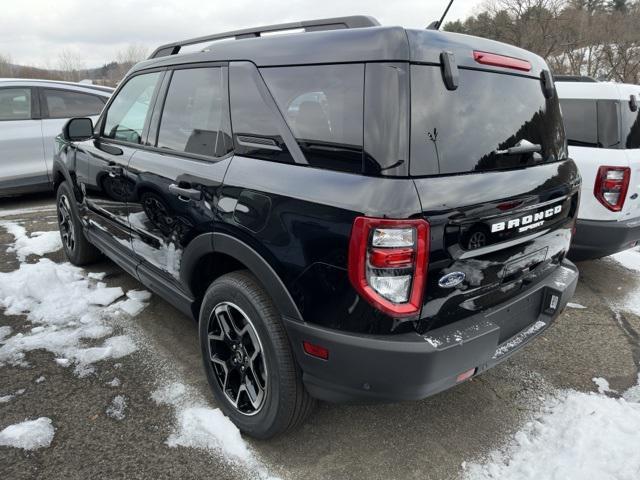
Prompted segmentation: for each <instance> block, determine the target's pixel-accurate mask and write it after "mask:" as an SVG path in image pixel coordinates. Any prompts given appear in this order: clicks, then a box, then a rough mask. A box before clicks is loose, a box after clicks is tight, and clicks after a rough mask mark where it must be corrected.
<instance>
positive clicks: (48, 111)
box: [0, 78, 113, 197]
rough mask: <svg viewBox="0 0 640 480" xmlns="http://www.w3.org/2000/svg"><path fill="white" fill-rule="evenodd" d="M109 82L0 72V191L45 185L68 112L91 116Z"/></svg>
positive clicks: (108, 91)
mask: <svg viewBox="0 0 640 480" xmlns="http://www.w3.org/2000/svg"><path fill="white" fill-rule="evenodd" d="M112 92H113V89H112V88H109V87H100V86H95V85H90V84H80V83H69V82H58V81H50V80H28V79H27V80H24V79H16V78H0V197H2V196H7V195H15V194H21V193H27V192H36V191H41V190H47V189H48V188H50V185H51V165H52V159H53V151H54V142H55V137H56V136H57V135H58V134H59V133H60V132H61V130H62V126H63V125H64V124H65V122H66V121H67V120H68V119H69V118H73V117H93V120H94V121H95V120H96V118H97V116H98V115H99V114H100V111H101V110H102V107H104V105H105V103H106V102H107V100H108V99H109V96H110V95H111V93H112Z"/></svg>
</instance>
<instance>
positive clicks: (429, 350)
mask: <svg viewBox="0 0 640 480" xmlns="http://www.w3.org/2000/svg"><path fill="white" fill-rule="evenodd" d="M577 281H578V271H577V269H576V267H575V265H573V264H572V263H571V262H569V261H566V260H565V262H564V263H563V265H562V266H561V267H559V268H558V269H557V270H556V271H555V272H553V273H552V274H551V275H549V276H548V277H546V278H545V279H544V280H542V281H541V282H540V283H539V284H538V285H536V286H535V287H534V289H533V290H529V291H527V292H524V293H523V294H521V295H519V296H517V297H515V298H513V299H512V300H511V301H509V302H506V303H505V304H502V305H499V306H496V307H493V308H491V309H489V310H487V311H485V312H481V313H479V314H476V315H473V316H471V317H468V318H465V319H463V320H460V321H458V322H455V323H453V324H450V325H447V326H444V327H441V328H439V329H436V330H433V331H430V332H428V334H426V335H419V334H417V333H407V334H398V335H380V336H373V335H355V334H349V333H344V332H340V331H336V330H330V329H326V328H321V327H317V326H314V325H310V324H305V323H300V322H297V321H294V320H290V319H287V318H285V325H286V327H287V331H288V334H289V337H290V339H291V342H292V345H293V350H294V354H295V356H296V359H297V361H298V363H299V365H300V367H301V368H302V371H303V381H304V383H305V386H306V388H307V390H308V391H309V393H311V395H312V396H314V397H316V398H318V399H321V400H325V401H331V402H350V401H374V402H376V401H399V400H417V399H421V398H425V397H427V396H429V395H433V394H435V393H438V392H440V391H442V390H446V389H447V388H450V387H452V386H454V385H456V384H457V383H458V382H457V377H458V375H460V374H461V373H463V372H467V371H469V370H471V369H473V368H475V369H477V370H476V373H475V374H476V375H477V374H478V373H481V372H483V371H485V370H487V369H489V368H491V367H493V366H494V365H496V364H498V363H500V362H502V361H504V360H505V359H507V358H509V356H511V355H512V354H513V353H515V352H516V351H518V350H519V349H520V348H522V347H523V346H524V345H526V344H527V343H529V341H531V340H532V339H533V338H535V337H536V336H538V335H539V334H540V333H542V332H543V331H544V330H545V329H546V328H547V327H548V326H549V325H550V324H551V323H552V322H553V321H554V320H555V319H556V318H557V317H558V315H559V314H560V312H562V310H563V309H564V307H565V306H566V304H567V302H568V301H569V300H570V298H571V297H572V296H573V293H574V291H575V288H576V284H577ZM540 290H543V292H542V293H543V295H542V298H544V299H545V301H546V299H547V298H550V295H548V293H549V292H551V294H555V295H557V297H558V298H557V299H556V301H557V307H556V308H555V311H554V313H553V314H551V315H549V314H547V313H544V312H543V311H542V310H545V308H546V307H547V306H546V305H545V307H544V308H543V307H542V305H541V312H540V313H539V314H538V316H537V318H536V319H535V320H534V321H533V322H531V323H530V324H528V325H527V326H526V327H525V328H523V329H522V330H521V331H520V332H518V333H517V334H516V335H514V336H512V337H511V338H509V339H507V340H506V341H504V342H502V344H500V342H499V338H500V327H499V326H498V324H497V322H495V321H492V319H498V318H500V319H503V318H504V317H505V316H509V312H511V311H512V310H511V309H513V307H514V306H517V305H518V304H519V302H523V301H527V298H529V297H530V296H531V295H534V294H536V293H538V292H539V291H540ZM537 322H540V323H537ZM536 324H537V326H536V328H532V326H534V325H536ZM528 330H530V331H529V332H528ZM304 340H306V341H309V342H311V343H314V344H317V345H321V346H323V347H326V348H328V349H329V359H328V360H326V361H325V360H320V359H317V358H314V357H311V356H309V355H308V354H306V353H305V352H304V351H303V349H302V342H303V341H304Z"/></svg>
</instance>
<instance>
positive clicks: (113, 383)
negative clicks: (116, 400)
mask: <svg viewBox="0 0 640 480" xmlns="http://www.w3.org/2000/svg"><path fill="white" fill-rule="evenodd" d="M107 385H109V386H110V387H114V388H115V387H119V386H120V385H122V383H121V382H120V379H119V378H118V377H113V380H111V381H110V382H107Z"/></svg>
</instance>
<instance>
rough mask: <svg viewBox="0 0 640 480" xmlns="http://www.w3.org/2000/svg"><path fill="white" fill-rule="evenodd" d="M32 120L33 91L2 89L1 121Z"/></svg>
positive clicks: (0, 90) (27, 89)
mask: <svg viewBox="0 0 640 480" xmlns="http://www.w3.org/2000/svg"><path fill="white" fill-rule="evenodd" d="M29 119H31V89H30V88H3V89H0V120H29Z"/></svg>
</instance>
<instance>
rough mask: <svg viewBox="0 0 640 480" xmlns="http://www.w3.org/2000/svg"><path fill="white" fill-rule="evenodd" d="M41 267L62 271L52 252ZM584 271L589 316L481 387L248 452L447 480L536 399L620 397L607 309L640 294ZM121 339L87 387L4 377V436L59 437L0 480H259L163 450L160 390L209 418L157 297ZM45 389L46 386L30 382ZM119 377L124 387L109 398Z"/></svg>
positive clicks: (627, 367) (295, 463) (628, 276)
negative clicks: (123, 352) (191, 402)
mask: <svg viewBox="0 0 640 480" xmlns="http://www.w3.org/2000/svg"><path fill="white" fill-rule="evenodd" d="M48 204H51V206H52V200H51V199H50V198H48V197H46V196H45V197H30V198H27V199H24V198H23V199H20V200H17V199H14V200H0V209H1V210H6V209H18V208H25V207H38V206H46V205H48ZM52 208H53V206H52ZM8 219H11V220H13V221H20V222H22V224H23V225H24V226H25V227H26V228H27V230H28V231H30V232H33V231H41V230H53V229H56V228H57V227H56V225H55V224H53V223H52V222H53V221H54V220H55V217H54V214H53V210H51V211H49V212H33V213H21V214H18V215H16V216H13V217H2V218H0V220H8ZM12 241H13V238H12V236H11V235H9V234H8V233H7V232H6V231H5V230H4V229H2V228H0V271H3V272H7V271H12V270H15V269H16V268H18V265H19V263H18V261H17V259H16V257H15V254H13V253H11V252H7V245H8V244H10V243H11V242H12ZM46 256H47V257H48V258H51V259H52V260H54V261H56V262H63V261H64V260H63V256H62V253H61V252H56V253H52V254H47V255H46ZM28 261H37V257H33V258H29V259H28ZM579 267H580V271H581V280H580V283H579V285H578V290H577V293H576V297H575V298H574V302H577V303H580V304H582V305H584V306H585V307H587V308H585V309H568V310H567V311H566V312H565V313H564V314H563V315H562V316H561V317H560V319H559V320H558V322H557V323H556V324H555V326H554V327H553V328H552V329H550V330H549V331H547V333H546V334H545V335H544V336H543V337H542V338H539V339H538V340H537V341H535V342H534V343H533V344H532V345H530V346H528V347H527V348H526V349H524V350H523V351H522V352H520V353H519V354H518V355H516V356H515V357H514V358H512V359H511V360H509V361H508V362H506V363H505V364H502V365H500V366H499V367H497V368H495V369H493V370H492V371H490V372H487V373H486V374H484V375H483V376H481V377H479V378H477V379H475V380H473V381H471V382H467V383H465V384H462V385H460V386H458V387H456V388H454V389H452V390H450V391H448V392H445V393H442V394H440V395H437V396H435V397H432V398H429V399H426V400H423V401H420V402H412V403H402V404H393V405H366V406H357V405H350V406H339V405H329V404H321V405H320V406H319V408H318V409H317V411H316V412H315V414H314V415H313V416H312V418H311V419H310V421H309V422H308V424H306V425H305V426H304V427H303V428H302V429H301V430H299V431H297V432H295V433H293V434H291V435H289V436H286V437H284V438H279V439H276V440H273V441H270V442H255V441H249V444H250V445H251V447H252V448H253V449H254V451H255V452H256V455H257V456H258V457H259V459H260V460H261V461H262V463H263V464H264V465H265V467H266V470H267V471H268V472H269V473H270V474H271V475H273V476H278V477H281V478H287V479H289V478H300V479H302V478H304V479H370V480H374V479H385V480H387V479H422V480H424V479H431V478H433V479H441V478H456V477H458V476H459V475H460V473H461V464H462V462H464V461H467V462H468V461H473V460H480V459H481V458H482V456H483V455H486V454H488V453H489V452H490V451H492V450H493V449H495V448H497V447H500V446H501V445H503V444H504V443H505V442H506V441H508V439H509V438H510V435H511V434H513V433H514V432H515V431H517V430H518V429H519V428H520V427H521V426H522V425H523V423H524V422H526V420H527V418H528V417H529V416H530V415H531V414H532V413H533V412H535V411H536V410H537V409H538V407H539V406H540V402H541V400H540V398H541V396H542V395H544V393H545V392H548V391H550V390H552V389H558V388H560V389H561V388H574V389H578V390H582V391H590V390H594V384H593V382H592V380H591V379H592V377H596V376H598V377H605V378H607V379H608V380H609V381H610V383H611V387H612V388H614V389H617V390H619V391H623V390H625V389H626V388H629V387H630V386H631V385H633V384H634V383H635V382H636V379H637V365H640V345H639V344H638V339H639V338H640V337H639V335H640V318H638V317H637V316H634V315H633V314H631V313H628V312H622V313H621V314H619V315H618V316H617V315H616V313H615V312H614V310H612V308H611V305H615V304H617V303H619V302H621V301H622V299H623V298H624V297H625V296H626V295H628V294H629V292H632V291H634V290H636V291H639V289H640V279H639V278H638V275H637V274H633V273H632V272H631V271H629V270H626V269H624V268H622V267H621V266H620V265H618V264H617V263H615V262H613V261H611V260H604V261H594V262H584V263H582V264H580V265H579ZM89 270H90V271H93V272H107V277H106V278H105V281H106V282H107V284H108V285H110V286H122V287H123V288H124V289H125V290H129V289H135V288H138V289H140V288H143V287H142V286H141V285H139V284H138V283H137V281H135V280H134V279H132V278H131V277H129V276H128V275H127V274H125V273H124V272H122V271H121V270H120V269H119V268H118V267H116V266H115V265H114V264H112V263H111V262H109V261H106V260H105V261H103V262H101V263H99V264H98V265H95V266H92V267H91V268H90V269H89ZM0 325H10V326H11V327H12V328H13V330H14V331H20V330H21V329H27V325H29V322H27V321H26V320H25V318H24V317H23V316H6V315H4V316H0ZM29 327H30V325H29ZM119 328H121V329H123V330H124V331H127V332H129V333H130V334H132V335H134V337H135V338H136V340H137V341H138V343H139V344H140V345H141V348H140V350H138V351H137V352H135V353H133V354H131V355H128V356H126V357H123V358H121V359H118V360H117V361H104V362H101V363H99V364H97V371H96V373H95V374H94V375H90V376H87V377H85V378H78V377H77V376H75V375H74V374H73V370H72V369H69V368H62V367H60V366H58V365H57V364H56V363H55V362H53V361H52V359H53V355H52V354H51V353H47V352H44V351H35V352H31V353H28V354H27V360H28V362H29V364H30V366H29V367H13V366H4V367H2V368H0V395H2V394H3V392H4V393H6V392H13V391H16V390H19V389H23V388H24V389H25V392H24V393H23V394H22V395H20V396H18V397H16V398H15V399H14V400H12V401H11V402H8V403H5V404H0V429H2V428H4V427H5V426H6V425H9V424H12V423H15V422H19V421H22V420H24V419H25V418H36V417H39V416H48V417H50V418H51V419H52V420H53V423H54V425H55V427H56V434H55V438H54V440H53V443H52V445H51V446H50V447H49V448H45V449H41V450H37V451H33V452H26V451H23V450H19V449H15V448H8V447H0V478H11V479H27V478H29V479H30V478H43V479H44V478H47V479H59V478H65V479H85V478H105V479H106V478H109V479H113V478H125V477H126V478H180V479H187V478H216V479H226V478H255V477H256V476H259V473H256V471H254V470H251V469H247V468H246V467H242V466H237V465H235V466H234V465H232V464H230V463H228V462H227V461H225V460H224V458H223V457H222V456H221V455H219V454H216V453H212V452H209V451H206V450H198V449H193V448H185V447H177V448H171V447H169V446H167V445H166V443H165V441H166V439H167V438H168V437H169V435H170V434H171V432H172V429H173V428H174V422H175V420H174V416H173V410H172V408H171V407H168V406H159V405H157V404H156V403H155V402H153V401H152V400H151V398H150V394H151V392H153V391H154V390H155V389H156V387H157V386H158V382H160V381H161V380H162V379H163V378H171V379H179V380H180V381H181V382H183V383H185V384H186V385H188V386H189V387H192V388H193V389H195V390H196V391H197V392H199V393H200V394H201V395H202V396H203V397H205V398H207V399H208V401H209V403H210V406H212V407H213V406H215V405H214V403H213V400H212V399H211V395H210V394H209V392H208V386H207V384H206V381H205V379H204V375H203V373H202V371H201V363H200V362H201V360H200V353H199V349H198V345H197V331H196V325H195V323H194V322H193V321H192V320H191V319H189V318H187V317H185V316H183V315H182V314H180V313H178V312H177V311H176V310H175V309H173V308H172V307H171V306H169V305H168V304H167V303H165V302H164V301H163V300H161V299H160V298H158V297H156V296H154V297H152V299H151V301H150V304H149V305H148V307H147V308H146V309H145V310H144V311H143V312H142V313H141V314H140V315H138V316H136V317H135V318H133V319H132V320H130V324H128V325H127V324H122V325H120V327H119ZM40 376H45V377H46V381H44V382H41V383H36V382H35V380H36V379H37V378H38V377H40ZM115 376H117V377H118V378H119V379H120V380H121V382H122V384H121V386H119V387H112V386H109V385H107V382H109V381H110V380H112V379H113V378H114V377H115ZM115 394H121V395H124V396H125V397H126V398H127V410H126V418H125V419H124V420H122V421H117V420H114V419H112V418H110V417H108V416H107V415H106V414H105V409H106V407H107V406H108V405H109V404H110V402H111V400H112V399H113V397H114V395H115ZM262 474H263V475H264V471H263V472H262Z"/></svg>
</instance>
